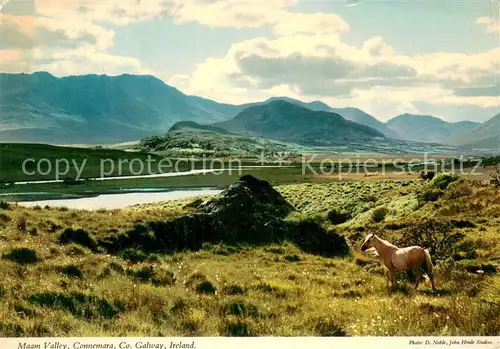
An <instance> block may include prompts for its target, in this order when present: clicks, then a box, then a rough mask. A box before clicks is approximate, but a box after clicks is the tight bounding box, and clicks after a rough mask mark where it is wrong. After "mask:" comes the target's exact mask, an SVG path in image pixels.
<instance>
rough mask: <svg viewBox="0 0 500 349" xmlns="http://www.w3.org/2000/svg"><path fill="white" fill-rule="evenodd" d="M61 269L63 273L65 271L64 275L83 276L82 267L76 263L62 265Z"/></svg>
mask: <svg viewBox="0 0 500 349" xmlns="http://www.w3.org/2000/svg"><path fill="white" fill-rule="evenodd" d="M59 271H60V272H61V273H63V274H64V275H67V276H72V277H77V278H81V277H82V276H83V274H82V272H81V270H80V268H78V267H77V266H76V265H74V264H71V265H66V266H64V267H60V268H59Z"/></svg>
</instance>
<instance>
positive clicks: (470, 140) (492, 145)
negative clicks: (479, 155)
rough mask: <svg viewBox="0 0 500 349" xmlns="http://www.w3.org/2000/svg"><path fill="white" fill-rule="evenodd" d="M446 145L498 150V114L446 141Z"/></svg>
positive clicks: (499, 148)
mask: <svg viewBox="0 0 500 349" xmlns="http://www.w3.org/2000/svg"><path fill="white" fill-rule="evenodd" d="M446 143H448V144H453V145H461V146H467V147H475V148H484V149H494V150H500V114H497V115H495V116H494V117H492V118H491V119H489V120H488V121H486V122H485V123H483V124H481V125H479V126H477V127H475V128H473V129H472V130H469V131H467V132H464V133H461V134H459V135H458V136H456V137H453V138H451V139H449V140H447V141H446Z"/></svg>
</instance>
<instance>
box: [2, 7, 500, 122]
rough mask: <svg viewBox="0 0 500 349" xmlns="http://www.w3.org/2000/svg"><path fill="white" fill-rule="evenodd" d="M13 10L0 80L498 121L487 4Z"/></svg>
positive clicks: (493, 11) (494, 37) (495, 50)
mask: <svg viewBox="0 0 500 349" xmlns="http://www.w3.org/2000/svg"><path fill="white" fill-rule="evenodd" d="M347 5H348V2H347V1H286V0H270V1H269V0H267V1H263V0H247V1H244V2H243V1H235V0H205V1H198V2H196V1H188V2H186V1H184V2H183V1H176V2H166V3H165V2H163V3H162V2H158V1H147V0H142V1H137V0H134V1H126V0H108V1H93V2H88V1H79V0H74V1H71V2H65V3H63V2H59V1H51V0H37V1H31V2H30V1H26V0H12V1H10V2H8V3H7V4H6V5H5V6H4V7H3V9H2V28H1V29H2V33H3V35H4V38H7V40H3V41H2V43H1V46H0V53H1V54H2V61H1V62H0V69H1V70H2V71H7V72H20V71H25V72H30V71H36V70H46V71H49V72H51V73H52V74H54V75H56V76H66V75H74V74H88V73H97V74H108V75H117V74H121V73H131V74H151V75H155V76H157V77H158V78H160V79H162V80H163V81H165V82H166V83H168V84H170V85H173V86H175V87H177V88H179V89H180V90H181V91H183V92H185V93H188V94H197V95H200V96H203V97H206V98H211V99H214V100H217V101H221V102H228V103H245V102H250V101H257V100H262V99H265V98H269V97H271V96H278V95H286V96H289V97H294V98H300V99H302V100H305V101H311V100H316V99H318V100H322V101H324V102H326V103H328V104H330V105H332V106H334V107H344V106H353V107H359V108H361V109H363V110H365V111H367V112H369V113H372V114H373V115H375V116H376V117H377V118H379V119H381V120H387V119H389V118H391V117H393V116H395V115H397V114H400V113H405V112H407V113H414V114H432V115H436V116H439V117H442V118H443V119H446V120H450V121H459V120H465V119H468V120H477V121H484V120H486V119H488V118H489V117H491V116H493V115H494V114H497V113H498V112H500V108H499V94H500V93H499V91H500V90H499V84H498V77H499V67H500V55H499V42H500V41H499V34H500V30H499V28H500V26H499V24H498V4H495V3H494V2H490V1H488V0H486V1H480V0H476V1H420V2H419V1H383V2H380V1H370V0H365V1H363V2H361V3H359V4H358V5H357V6H347Z"/></svg>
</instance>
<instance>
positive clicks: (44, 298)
mask: <svg viewBox="0 0 500 349" xmlns="http://www.w3.org/2000/svg"><path fill="white" fill-rule="evenodd" d="M28 300H29V302H30V303H32V304H36V305H40V306H44V307H49V308H53V309H62V310H65V311H68V312H69V313H71V314H72V315H73V316H75V317H80V318H84V319H94V318H96V317H103V318H106V319H112V318H115V317H117V316H118V315H119V314H120V313H121V312H123V311H124V306H123V304H121V303H120V302H109V301H107V300H106V299H102V298H98V297H95V296H92V295H87V294H84V293H81V292H72V293H70V294H62V293H58V292H43V293H35V294H33V295H31V296H30V297H29V298H28Z"/></svg>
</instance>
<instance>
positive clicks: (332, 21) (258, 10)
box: [165, 0, 349, 36]
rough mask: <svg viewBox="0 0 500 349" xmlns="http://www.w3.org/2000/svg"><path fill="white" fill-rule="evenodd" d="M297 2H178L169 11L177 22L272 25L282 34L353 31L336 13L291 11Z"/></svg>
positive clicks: (255, 0)
mask: <svg viewBox="0 0 500 349" xmlns="http://www.w3.org/2000/svg"><path fill="white" fill-rule="evenodd" d="M296 4H297V2H296V1H285V0H273V1H269V0H247V1H240V0H212V1H203V2H186V1H175V2H173V3H171V4H170V5H168V6H167V7H166V10H165V13H166V14H167V15H169V16H171V17H172V18H173V19H174V21H175V22H176V23H177V24H185V23H199V24H201V25H205V26H207V27H211V28H261V27H264V26H269V27H271V28H272V29H273V31H274V32H275V33H276V34H277V35H279V36H283V35H291V34H297V33H302V34H313V33H317V34H326V33H337V32H344V31H348V30H349V25H348V24H347V23H346V22H345V21H344V20H343V19H342V18H341V17H340V16H338V15H335V14H329V13H302V12H291V11H290V9H291V8H293V6H295V5H296Z"/></svg>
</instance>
